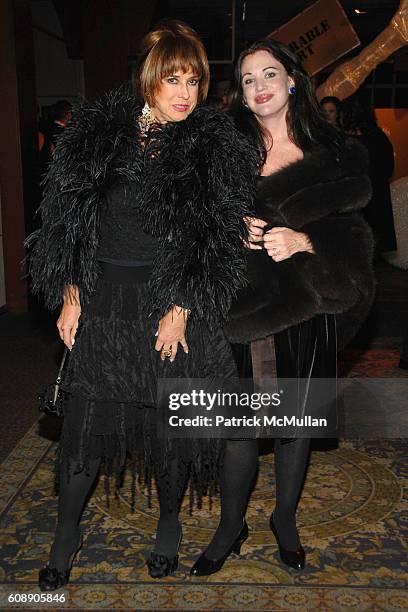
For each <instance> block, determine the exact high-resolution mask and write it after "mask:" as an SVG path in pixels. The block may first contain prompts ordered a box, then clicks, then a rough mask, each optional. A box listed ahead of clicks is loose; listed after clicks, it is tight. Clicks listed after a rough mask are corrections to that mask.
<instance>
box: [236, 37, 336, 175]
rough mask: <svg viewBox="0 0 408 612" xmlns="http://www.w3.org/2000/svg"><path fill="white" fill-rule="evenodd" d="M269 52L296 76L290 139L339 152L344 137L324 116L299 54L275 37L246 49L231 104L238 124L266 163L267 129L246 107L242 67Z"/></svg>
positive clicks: (302, 145) (307, 146) (240, 59)
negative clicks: (248, 59)
mask: <svg viewBox="0 0 408 612" xmlns="http://www.w3.org/2000/svg"><path fill="white" fill-rule="evenodd" d="M261 50H263V51H268V52H269V53H271V54H272V55H273V56H274V57H275V58H276V59H277V60H278V61H279V62H280V63H281V64H282V65H283V66H284V68H285V70H286V72H287V73H288V75H289V76H290V77H292V79H293V81H294V86H295V93H294V94H293V95H291V96H289V106H288V112H287V114H286V122H287V126H288V134H289V138H290V139H291V140H292V141H293V142H294V144H296V145H297V146H298V147H299V148H300V149H302V151H308V150H310V149H312V148H313V147H315V146H316V145H323V146H326V147H328V148H329V149H332V150H334V151H335V153H336V154H337V153H338V151H339V149H340V147H341V144H342V142H343V141H344V136H343V135H342V134H341V132H340V131H339V130H338V129H337V128H336V127H335V126H333V125H332V124H330V123H329V122H328V121H327V119H326V118H325V117H324V115H323V113H322V110H321V108H320V105H319V103H318V101H317V99H316V97H315V94H314V91H313V85H312V82H311V80H310V77H309V75H308V74H307V72H306V70H305V68H304V67H303V65H302V63H301V62H300V60H299V59H298V57H297V55H296V54H295V53H293V52H292V51H291V50H290V49H289V48H288V47H286V46H285V45H283V44H282V43H280V42H278V41H277V40H273V39H270V38H268V39H265V40H260V41H258V42H256V43H254V44H252V45H251V46H250V47H249V48H248V49H245V50H244V51H243V52H242V53H241V54H240V56H239V57H238V60H237V62H236V65H235V72H234V80H233V83H232V86H231V90H230V99H229V102H230V104H229V106H230V112H231V114H232V115H233V117H234V119H235V122H236V124H237V127H238V128H239V129H240V130H241V131H242V132H244V133H245V134H246V135H247V136H249V137H250V138H251V139H252V140H253V141H254V142H255V144H256V145H257V147H258V149H259V151H260V154H261V156H262V160H263V163H264V162H265V160H266V154H267V151H266V148H265V136H266V135H267V132H266V130H265V129H264V128H263V127H262V126H261V124H260V123H259V121H258V119H257V118H256V117H255V115H254V114H253V112H252V111H250V110H249V109H248V108H246V107H245V106H244V103H243V90H242V78H241V68H242V62H243V60H244V58H245V57H247V56H248V55H252V54H253V53H255V52H256V51H261Z"/></svg>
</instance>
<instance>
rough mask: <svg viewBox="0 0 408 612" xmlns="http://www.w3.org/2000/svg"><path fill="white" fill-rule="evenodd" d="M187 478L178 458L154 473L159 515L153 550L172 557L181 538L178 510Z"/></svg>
mask: <svg viewBox="0 0 408 612" xmlns="http://www.w3.org/2000/svg"><path fill="white" fill-rule="evenodd" d="M186 479H187V466H186V464H184V463H183V461H182V460H181V459H179V458H177V457H176V458H174V459H172V460H171V461H170V462H169V465H168V466H167V469H164V470H162V471H161V472H160V473H156V483H157V489H158V493H159V505H160V517H159V522H158V524H157V531H156V543H155V546H154V551H155V552H157V553H160V554H162V555H165V556H167V557H169V558H172V557H174V556H175V554H176V553H177V548H178V544H179V541H180V538H181V533H182V531H181V525H180V521H179V511H180V504H181V499H182V496H183V492H184V487H185V483H186Z"/></svg>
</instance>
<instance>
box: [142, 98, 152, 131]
mask: <svg viewBox="0 0 408 612" xmlns="http://www.w3.org/2000/svg"><path fill="white" fill-rule="evenodd" d="M152 123H153V116H152V111H151V108H150V106H149V105H148V103H147V102H146V103H145V105H144V107H143V108H142V114H141V115H140V117H139V128H140V132H141V134H142V136H147V132H148V131H149V127H150V126H151V124H152Z"/></svg>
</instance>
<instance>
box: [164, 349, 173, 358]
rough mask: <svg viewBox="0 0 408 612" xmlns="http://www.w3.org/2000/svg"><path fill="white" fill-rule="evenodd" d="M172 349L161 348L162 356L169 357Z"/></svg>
mask: <svg viewBox="0 0 408 612" xmlns="http://www.w3.org/2000/svg"><path fill="white" fill-rule="evenodd" d="M171 353H172V350H171V349H163V350H162V355H163V357H171Z"/></svg>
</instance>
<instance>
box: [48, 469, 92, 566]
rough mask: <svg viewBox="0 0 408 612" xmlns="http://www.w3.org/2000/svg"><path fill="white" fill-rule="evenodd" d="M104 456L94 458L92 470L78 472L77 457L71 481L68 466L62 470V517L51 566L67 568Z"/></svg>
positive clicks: (60, 507)
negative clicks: (76, 470)
mask: <svg viewBox="0 0 408 612" xmlns="http://www.w3.org/2000/svg"><path fill="white" fill-rule="evenodd" d="M100 463H101V460H100V459H91V460H90V461H89V469H88V470H87V471H86V470H82V471H81V472H78V473H75V465H76V464H77V462H76V461H75V460H71V461H70V465H69V468H68V469H69V480H67V474H66V471H65V467H64V468H63V469H62V470H61V476H60V492H59V498H58V520H57V527H56V530H55V538H54V543H53V545H52V547H51V553H50V561H49V564H50V567H56V568H57V569H58V570H60V571H63V570H65V569H67V566H68V561H69V557H70V556H71V554H72V552H73V551H74V550H75V549H76V547H77V545H78V541H79V522H80V520H81V516H82V512H83V510H84V507H85V504H86V502H87V499H88V496H89V493H90V491H91V489H92V487H93V485H94V484H95V482H96V478H97V476H98V473H99V466H100Z"/></svg>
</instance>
